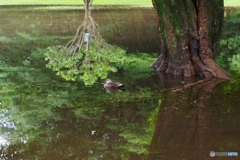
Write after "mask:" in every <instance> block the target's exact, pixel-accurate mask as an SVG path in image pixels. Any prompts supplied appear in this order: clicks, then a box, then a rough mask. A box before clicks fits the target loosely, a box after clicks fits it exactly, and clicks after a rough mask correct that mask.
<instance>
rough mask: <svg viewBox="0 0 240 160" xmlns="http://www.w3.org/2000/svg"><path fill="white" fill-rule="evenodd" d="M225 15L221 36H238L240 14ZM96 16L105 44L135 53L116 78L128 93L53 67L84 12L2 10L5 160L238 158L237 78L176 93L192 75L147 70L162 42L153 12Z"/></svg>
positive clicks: (0, 109)
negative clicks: (56, 49)
mask: <svg viewBox="0 0 240 160" xmlns="http://www.w3.org/2000/svg"><path fill="white" fill-rule="evenodd" d="M226 13H227V14H226V15H227V16H226V17H225V24H224V25H225V28H224V34H223V38H225V37H230V36H233V35H235V34H239V24H240V21H239V14H238V13H239V10H235V11H234V12H233V11H232V10H226ZM92 16H93V17H94V20H95V21H96V22H97V23H98V24H99V27H100V32H101V35H102V36H103V37H104V38H105V39H106V41H107V42H108V43H110V44H113V45H117V46H120V47H122V48H123V49H125V50H126V51H127V57H126V58H128V60H129V61H130V62H131V63H128V64H126V65H125V66H124V67H122V68H121V69H120V70H119V71H118V72H117V73H112V74H110V75H109V78H111V79H115V80H119V81H121V82H123V83H125V84H126V88H125V90H123V91H122V92H114V93H110V94H109V93H106V92H105V89H104V88H103V87H102V84H101V83H102V82H103V81H102V80H99V81H98V82H97V83H95V84H94V85H93V86H84V85H83V83H82V82H69V81H65V80H64V79H62V78H60V77H58V76H57V75H56V74H55V73H54V72H53V71H51V70H50V69H47V68H46V67H45V65H46V61H44V56H43V50H44V49H46V48H47V47H49V46H54V45H58V44H66V43H67V42H68V41H69V40H70V39H71V38H72V37H73V36H74V35H75V32H76V29H77V28H78V26H79V25H80V24H81V21H82V20H83V17H84V12H83V11H80V10H78V9H71V10H55V9H50V10H49V8H48V9H46V8H45V9H44V7H43V8H41V9H39V7H34V6H30V7H20V8H18V7H15V8H9V7H8V8H6V7H3V6H1V8H0V23H1V25H0V66H1V67H0V88H1V90H0V95H1V96H0V128H1V129H0V144H1V147H0V153H1V154H0V156H1V159H44V160H47V159H49V160H53V159H58V160H61V159H63V160H67V159H69V160H73V159H76V160H77V159H80V160H84V159H103V160H115V159H116V160H118V159H131V160H139V159H149V160H155V159H170V160H172V159H181V160H183V159H191V160H193V159H196V160H198V159H211V158H210V156H209V153H210V151H216V152H217V151H219V152H220V151H222V152H227V151H238V153H240V150H239V148H240V137H239V133H240V126H239V121H240V120H239V115H240V109H239V105H238V104H240V99H239V96H240V88H239V86H240V85H239V84H238V83H239V76H238V72H234V76H232V80H231V81H228V82H222V83H220V82H219V81H217V80H216V81H211V82H209V83H206V84H201V85H198V86H193V87H189V88H186V89H182V90H181V91H179V92H170V91H169V89H171V88H176V87H178V88H179V89H181V86H183V85H184V84H187V83H190V82H193V81H194V79H185V80H184V79H177V78H172V77H162V76H160V75H157V74H155V73H154V72H153V71H152V69H151V68H150V67H149V65H150V63H151V62H153V60H154V59H155V58H156V56H157V55H158V50H159V46H160V45H159V42H158V29H157V20H156V16H155V12H154V11H153V9H146V8H145V9H138V8H135V9H114V10H109V9H98V10H97V9H96V10H94V11H93V12H92ZM234 17H238V18H237V19H236V20H234ZM230 24H231V25H230ZM228 26H232V28H231V29H229V27H228ZM144 53H145V54H144ZM155 53H156V54H155ZM219 61H220V62H221V64H225V61H222V60H221V59H220V60H219ZM221 64H220V65H221ZM225 66H226V69H228V70H229V72H231V73H233V72H232V71H231V70H230V69H229V68H228V67H227V66H228V65H227V64H226V65H225ZM166 88H167V91H166ZM215 158H216V157H215ZM217 158H219V157H217ZM220 159H227V158H226V157H222V158H220Z"/></svg>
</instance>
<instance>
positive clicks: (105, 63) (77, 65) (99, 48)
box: [45, 1, 125, 85]
mask: <svg viewBox="0 0 240 160" xmlns="http://www.w3.org/2000/svg"><path fill="white" fill-rule="evenodd" d="M84 2H85V1H84ZM90 5H91V1H87V2H85V16H84V20H83V22H82V24H81V25H80V26H79V28H78V29H77V32H76V34H75V37H74V38H73V39H72V40H71V41H69V42H68V43H67V45H65V46H62V45H61V46H57V47H56V46H55V47H49V48H48V51H47V52H46V53H45V56H46V58H45V59H46V60H47V61H48V64H47V67H48V68H51V69H53V70H54V71H56V72H57V75H60V76H61V77H63V78H64V79H66V80H73V81H75V80H82V81H84V83H85V84H86V85H92V84H93V83H94V82H96V81H97V79H98V78H101V79H105V78H106V77H107V75H108V73H109V72H116V71H117V69H116V67H114V66H113V63H118V62H122V60H123V55H124V53H125V51H123V50H122V49H120V48H119V47H116V46H112V45H110V44H108V43H106V41H105V40H104V39H103V38H102V36H101V35H100V33H99V28H98V25H97V23H96V22H95V21H94V19H93V17H92V16H91V11H90Z"/></svg>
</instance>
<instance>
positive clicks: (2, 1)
mask: <svg viewBox="0 0 240 160" xmlns="http://www.w3.org/2000/svg"><path fill="white" fill-rule="evenodd" d="M93 4H95V5H136V6H152V0H94V1H93ZM0 5H83V0H0ZM224 5H225V6H240V0H224Z"/></svg>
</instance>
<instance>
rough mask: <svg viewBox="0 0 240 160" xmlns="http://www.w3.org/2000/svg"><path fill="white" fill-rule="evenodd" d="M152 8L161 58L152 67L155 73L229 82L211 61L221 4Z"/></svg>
mask: <svg viewBox="0 0 240 160" xmlns="http://www.w3.org/2000/svg"><path fill="white" fill-rule="evenodd" d="M153 5H154V7H155V8H156V11H157V14H158V17H159V30H160V37H161V38H160V41H161V55H160V56H159V57H158V59H157V60H156V61H155V62H154V63H153V64H152V65H151V66H152V67H153V68H154V69H156V71H157V72H166V73H168V74H172V75H174V76H179V75H183V76H185V77H191V76H195V75H199V76H203V77H205V78H209V77H219V78H223V79H229V75H228V74H227V73H226V72H225V71H224V70H222V69H221V68H219V67H218V66H217V65H216V63H215V61H214V60H213V46H214V43H215V42H216V41H217V39H218V35H219V33H220V31H221V26H222V20H223V18H222V17H223V0H211V1H209V0H153Z"/></svg>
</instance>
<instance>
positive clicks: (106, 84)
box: [103, 79, 125, 89]
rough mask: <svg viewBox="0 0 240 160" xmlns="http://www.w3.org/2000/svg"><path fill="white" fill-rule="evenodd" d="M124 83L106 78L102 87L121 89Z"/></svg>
mask: <svg viewBox="0 0 240 160" xmlns="http://www.w3.org/2000/svg"><path fill="white" fill-rule="evenodd" d="M124 86H125V85H124V84H122V83H120V82H113V81H112V80H111V79H107V80H106V81H105V82H104V83H103V87H104V88H105V89H121V88H123V87H124Z"/></svg>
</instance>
